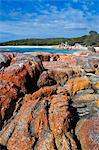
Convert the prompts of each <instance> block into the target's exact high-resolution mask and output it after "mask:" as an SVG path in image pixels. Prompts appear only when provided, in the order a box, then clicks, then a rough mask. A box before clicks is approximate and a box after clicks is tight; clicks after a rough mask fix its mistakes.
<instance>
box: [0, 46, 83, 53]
mask: <svg viewBox="0 0 99 150" xmlns="http://www.w3.org/2000/svg"><path fill="white" fill-rule="evenodd" d="M79 51H80V50H60V49H53V48H31V47H29V48H25V47H24V48H23V47H18V48H16V47H15V48H12V47H9V48H0V52H18V53H23V52H49V53H67V54H72V53H74V52H79Z"/></svg>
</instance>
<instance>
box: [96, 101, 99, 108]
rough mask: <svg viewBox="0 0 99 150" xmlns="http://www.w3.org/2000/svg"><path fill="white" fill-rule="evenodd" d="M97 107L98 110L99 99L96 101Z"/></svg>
mask: <svg viewBox="0 0 99 150" xmlns="http://www.w3.org/2000/svg"><path fill="white" fill-rule="evenodd" d="M96 107H98V108H99V99H98V100H96Z"/></svg>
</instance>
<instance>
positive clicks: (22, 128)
mask: <svg viewBox="0 0 99 150" xmlns="http://www.w3.org/2000/svg"><path fill="white" fill-rule="evenodd" d="M0 56H1V57H0V62H1V64H0V65H1V68H0V150H4V149H8V150H32V149H33V150H61V149H62V150H70V149H71V150H77V149H79V150H80V149H81V150H94V149H98V147H99V145H98V143H99V142H98V130H99V129H98V122H99V116H98V113H99V73H98V72H99V60H98V54H97V53H85V52H84V53H82V54H80V53H79V54H78V53H76V54H73V55H72V54H70V55H67V54H50V53H23V54H21V53H14V54H13V53H2V54H0Z"/></svg>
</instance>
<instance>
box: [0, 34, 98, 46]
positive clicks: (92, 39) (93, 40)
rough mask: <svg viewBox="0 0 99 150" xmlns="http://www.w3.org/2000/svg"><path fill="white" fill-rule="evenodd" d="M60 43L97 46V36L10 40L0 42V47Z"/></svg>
mask: <svg viewBox="0 0 99 150" xmlns="http://www.w3.org/2000/svg"><path fill="white" fill-rule="evenodd" d="M61 42H67V43H68V44H70V45H74V44H75V43H79V44H82V45H86V46H89V45H93V46H99V34H94V35H84V36H82V37H78V38H47V39H21V40H12V41H7V42H1V43H0V45H1V46H5V45H35V46H36V45H58V44H60V43H61Z"/></svg>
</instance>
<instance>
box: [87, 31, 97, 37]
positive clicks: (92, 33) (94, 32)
mask: <svg viewBox="0 0 99 150" xmlns="http://www.w3.org/2000/svg"><path fill="white" fill-rule="evenodd" d="M89 35H91V36H93V35H97V32H96V31H89Z"/></svg>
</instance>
